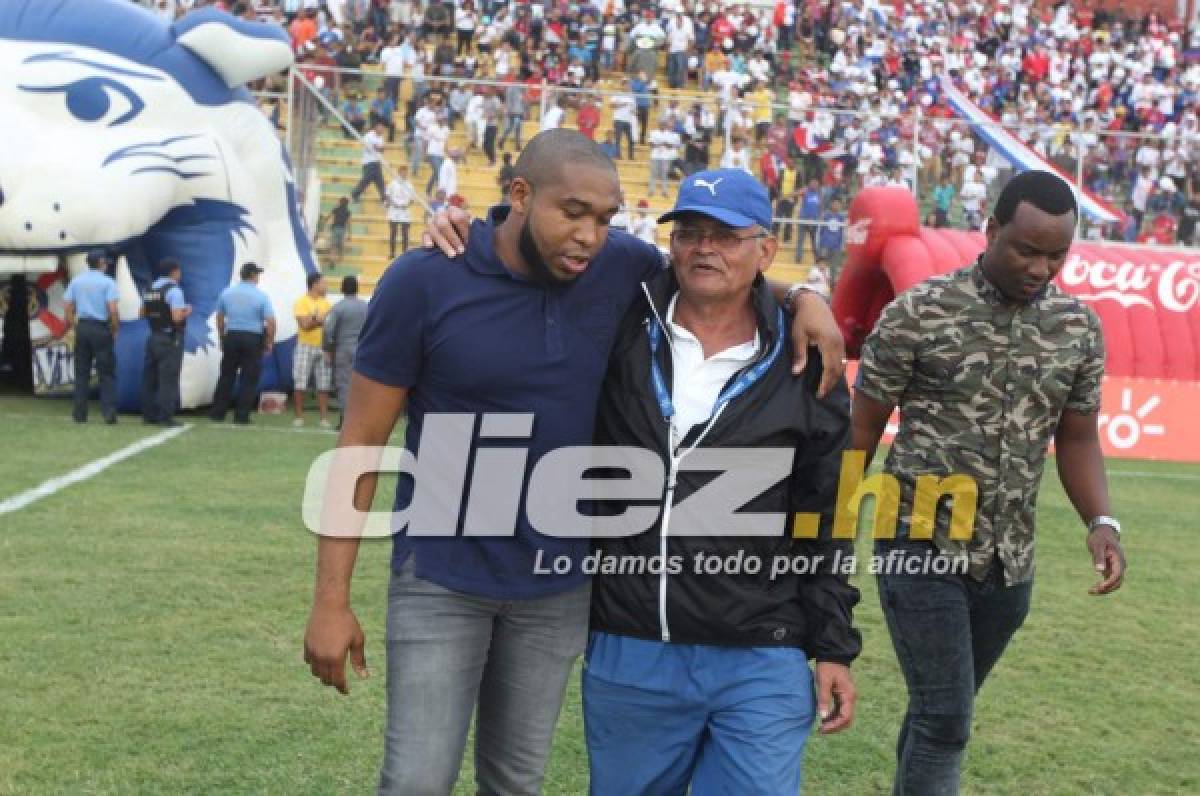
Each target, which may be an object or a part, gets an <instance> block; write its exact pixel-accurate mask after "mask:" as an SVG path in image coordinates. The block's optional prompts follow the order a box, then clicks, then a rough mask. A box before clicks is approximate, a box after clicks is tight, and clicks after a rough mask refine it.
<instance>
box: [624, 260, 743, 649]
mask: <svg viewBox="0 0 1200 796" xmlns="http://www.w3.org/2000/svg"><path fill="white" fill-rule="evenodd" d="M642 292H643V293H645V294H646V301H647V302H648V303H649V304H650V312H651V313H653V315H654V322H655V323H657V324H658V327H659V329H661V330H662V333H663V339H664V340H666V341H667V346H666V349H667V356H671V346H670V341H671V335H670V333H669V332H668V330H667V325H666V324H665V323H663V320H662V317H661V316H659V314H658V308H657V307H656V306H655V305H654V299H653V298H652V297H651V296H650V291H649V289H648V288H647V287H646V283H645V282H643V283H642ZM651 356H653V354H651ZM725 406H726V404H721V405H720V406H718V407H716V411H714V412H713V413H712V417H710V418H709V419H708V423H706V424H705V426H704V428H703V429H702V430H701V432H700V433H699V434H698V435H697V436H696V439H695V440H694V441H693V442H692V444H691V445H689V446H688V447H687V450H685V451H683V452H682V453H678V452H677V448H676V446H675V431H674V427H673V426H672V425H671V419H670V418H664V422H665V423H666V426H667V451H666V452H667V461H669V462H670V465H669V466H668V468H667V489H666V493H665V495H664V497H663V512H662V520H661V522H660V523H659V527H658V531H659V533H658V538H659V546H658V552H659V561H660V564H661V565H660V567H659V572H660V574H659V576H658V626H659V637H660V638H661V639H662V640H663V641H664V642H669V641H670V640H671V626H670V624H669V623H668V622H667V569H668V567H667V536H668V535H669V534H670V525H671V506H672V505H674V503H675V487H676V485H677V483H678V480H679V465H680V464H681V463H682V462H683V457H685V456H687V455H688V454H689V453H691V452H692V451H693V450H695V449H696V446H697V445H699V444H700V443H701V442H702V441H703V440H704V438H705V437H706V436H708V432H709V431H711V430H712V427H713V426H714V425H716V422H717V419H718V418H719V417H720V416H721V413H722V412H723V411H725ZM682 443H683V440H682V439H681V440H680V444H682Z"/></svg>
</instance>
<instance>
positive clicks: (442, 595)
mask: <svg viewBox="0 0 1200 796" xmlns="http://www.w3.org/2000/svg"><path fill="white" fill-rule="evenodd" d="M568 166H569V169H568ZM515 172H516V173H515V178H514V181H513V186H512V191H511V207H510V208H509V210H508V211H507V213H505V212H503V211H497V212H493V214H492V215H491V216H490V217H489V218H488V219H487V220H486V221H479V222H475V224H474V225H472V227H471V230H470V237H469V242H468V244H467V246H466V251H465V257H464V258H463V261H462V263H461V264H458V265H451V264H450V260H449V258H448V257H447V256H445V255H444V254H442V253H439V252H433V251H428V250H414V251H412V252H410V253H408V254H407V255H405V256H403V257H401V258H400V259H399V260H397V261H396V262H395V263H394V264H393V265H392V267H391V268H389V269H388V271H387V273H386V274H385V275H384V277H383V279H382V280H381V281H380V283H379V285H378V286H377V288H376V290H375V294H374V297H373V299H372V301H371V306H370V310H369V312H368V317H367V322H366V325H365V326H364V328H363V332H362V336H361V338H360V342H359V348H358V352H357V356H356V359H355V365H354V370H355V372H354V375H353V376H352V381H351V388H350V395H349V401H348V403H349V406H348V408H347V411H346V415H345V421H344V425H343V430H342V434H341V436H340V438H339V440H338V445H339V447H350V446H381V445H385V444H386V443H387V441H388V438H389V436H390V435H391V432H392V430H393V428H394V426H395V423H396V421H397V420H398V419H399V417H400V416H401V414H405V415H406V417H407V419H408V428H407V433H406V447H407V448H408V450H410V451H412V452H414V453H416V452H417V451H418V450H422V451H423V449H421V446H420V442H421V435H422V429H423V428H424V427H425V425H426V423H427V421H428V420H429V417H428V416H429V415H431V414H432V413H438V414H442V413H471V414H472V415H473V414H477V413H490V414H491V415H492V416H491V417H487V418H485V419H484V421H483V423H482V424H481V426H480V428H479V429H478V433H479V434H480V436H481V437H489V439H488V441H487V442H486V443H485V444H484V445H482V446H479V447H481V448H482V447H487V448H495V447H498V446H499V445H502V444H504V440H503V439H501V438H503V437H508V438H510V444H511V445H513V446H514V447H521V448H527V449H528V453H527V455H526V457H525V464H524V468H523V469H524V470H525V472H526V473H528V471H529V470H530V469H531V468H532V466H533V465H534V464H535V463H536V462H537V461H538V460H539V459H540V458H541V456H542V455H543V454H544V453H546V452H547V451H551V450H555V449H558V448H561V447H564V446H574V445H586V444H589V443H590V442H591V439H592V432H593V422H594V417H595V411H596V404H597V399H598V396H599V390H600V383H601V381H602V379H603V377H604V373H605V368H606V365H607V360H608V354H609V348H610V345H611V342H612V338H613V336H614V334H615V332H616V328H617V325H618V322H619V320H620V318H621V315H622V314H623V313H624V312H625V310H626V309H627V308H628V307H629V305H630V304H631V302H632V300H633V298H634V296H635V295H636V294H637V293H638V291H640V289H641V288H640V283H641V282H642V281H643V280H645V279H647V278H648V277H650V276H651V275H652V274H654V273H655V272H657V271H658V270H659V269H660V268H661V267H662V262H661V257H660V255H659V254H658V252H657V250H656V249H654V248H653V247H651V246H649V245H647V244H645V243H642V242H640V241H638V240H637V239H635V238H633V237H631V236H629V235H626V234H623V233H616V232H614V233H613V234H609V231H608V223H609V221H610V219H611V218H612V216H613V215H614V214H615V213H616V212H617V211H618V209H619V207H620V204H621V193H620V185H619V182H618V177H617V172H616V168H615V167H614V165H613V163H612V161H611V160H610V159H609V158H608V157H607V156H606V155H605V154H604V153H603V152H602V151H601V150H600V149H599V147H598V146H597V145H596V144H595V142H593V141H591V140H589V139H587V138H586V137H584V136H583V135H581V134H580V133H578V132H575V131H569V130H562V129H559V130H551V131H546V132H544V133H540V134H539V135H537V136H535V137H534V138H533V139H532V140H531V141H530V142H529V144H528V145H527V146H526V147H525V149H524V150H523V151H522V153H521V155H520V157H519V159H518V161H517V164H516V169H515ZM822 313H824V314H822ZM828 316H829V314H828V310H827V309H825V308H824V305H820V309H819V310H817V311H816V312H813V313H811V317H810V318H808V319H807V320H808V321H809V326H811V327H812V331H814V332H817V333H818V334H819V336H822V337H823V338H825V339H828V335H829V334H830V327H829V326H827V325H826V324H827V323H828V324H832V318H831V317H828ZM814 319H815V320H814ZM833 336H835V337H836V333H833ZM834 370H836V371H837V372H838V373H840V368H835V369H834ZM497 413H504V414H507V415H509V416H510V417H509V418H507V419H502V420H501V421H500V422H497V419H496V417H495V415H496V414H497ZM474 431H475V429H474V427H473V425H472V427H471V429H470V430H469V432H468V434H472V433H474ZM439 442H440V440H439ZM473 447H474V446H473ZM421 455H426V454H425V452H424V451H423V452H422V453H421ZM374 488H375V478H374V476H372V475H368V476H364V477H363V478H362V479H361V480H360V482H359V484H358V489H357V490H356V493H355V496H356V499H355V504H356V506H357V507H358V508H360V509H364V510H365V508H366V507H367V506H369V505H370V503H371V499H372V497H373V495H374ZM413 492H414V486H413V483H412V481H411V480H410V479H407V478H402V479H401V480H400V483H399V485H398V487H397V491H396V503H395V505H396V508H397V510H400V509H405V508H408V507H409V503H410V500H411V498H412V495H413ZM468 497H469V496H468ZM468 502H469V501H468ZM466 514H467V516H466V518H465V519H461V518H460V521H459V523H458V528H459V531H460V533H461V532H462V530H463V528H464V527H468V529H471V528H470V527H469V526H471V525H472V522H473V520H472V517H471V512H470V511H467V512H466ZM491 519H492V518H491V517H484V518H482V525H487V522H488V521H489V520H491ZM474 522H476V523H478V522H479V519H478V518H476V520H474ZM396 530H397V531H402V530H404V529H402V528H397V529H396ZM473 530H474V531H475V532H476V533H478V532H479V531H480V530H495V529H488V528H473ZM358 544H359V540H358V538H345V537H344V536H341V537H340V538H339V537H335V536H333V535H329V534H323V535H322V536H321V538H320V540H319V543H318V560H317V583H316V588H315V593H314V598H313V607H312V612H311V615H310V617H309V623H308V628H307V630H306V633H305V661H306V662H307V663H309V664H310V666H311V669H312V672H313V674H314V675H315V676H317V677H319V678H320V679H321V680H322V682H324V683H325V684H327V685H333V686H335V687H337V688H338V689H339V690H340V691H342V692H345V691H346V689H347V686H346V679H345V661H346V657H347V655H348V656H349V657H350V661H351V664H352V665H353V667H354V668H355V670H356V671H357V672H358V674H359V675H360V676H365V674H366V661H365V658H364V656H363V645H364V637H363V632H362V629H361V628H360V626H359V624H358V620H357V618H356V617H355V615H354V612H353V610H352V609H351V607H350V599H349V598H350V581H351V577H352V574H353V569H354V561H355V558H356V556H357V551H358ZM588 545H589V543H588V540H586V539H559V538H554V537H549V536H543V535H541V534H538V533H537V532H536V531H534V530H533V528H532V527H531V525H530V523H529V521H528V519H527V518H526V517H525V515H524V512H520V513H519V516H518V520H517V523H516V530H515V534H512V533H509V534H506V535H500V536H491V537H487V536H478V535H475V536H470V537H465V536H459V537H455V538H438V537H417V536H409V535H407V534H405V533H397V534H396V535H395V537H394V554H393V559H392V581H391V586H390V590H389V611H388V686H387V690H388V723H387V731H386V742H385V750H384V761H383V770H382V776H381V782H380V792H383V793H401V794H442V793H449V792H450V791H451V790H452V788H453V786H454V781H455V778H456V777H457V774H458V771H459V768H460V766H461V758H462V752H463V748H464V745H465V743H466V738H467V732H468V728H469V725H470V720H471V713H472V711H473V710H474V709H476V708H477V709H478V718H477V726H476V748H475V765H476V783H477V787H478V789H479V791H480V792H482V793H506V794H507V793H513V794H525V793H537V792H539V791H540V789H541V782H542V774H543V769H544V767H545V761H546V757H547V755H548V753H549V750H550V742H551V738H552V735H553V730H554V724H555V721H556V719H557V716H558V711H559V707H560V705H561V702H562V695H563V692H564V690H565V687H566V682H567V678H568V677H569V675H570V672H571V669H572V667H573V665H574V661H575V659H576V657H578V656H579V655H580V654H581V652H582V651H583V647H584V641H585V634H586V631H587V617H588V599H589V585H588V583H587V579H586V577H585V576H584V575H583V574H582V573H581V571H580V569H581V568H580V562H581V560H582V558H583V557H584V556H585V555H586V553H587V551H588ZM539 553H540V554H541V557H542V559H543V560H544V561H551V560H554V559H555V558H556V557H558V556H565V557H566V558H567V559H569V560H571V561H572V566H571V568H570V571H569V572H568V573H567V574H563V575H545V574H538V573H537V572H535V563H536V561H537V557H538V554H539Z"/></svg>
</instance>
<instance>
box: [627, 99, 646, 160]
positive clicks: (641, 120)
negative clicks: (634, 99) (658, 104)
mask: <svg viewBox="0 0 1200 796" xmlns="http://www.w3.org/2000/svg"><path fill="white" fill-rule="evenodd" d="M637 120H638V143H639V144H645V143H646V128H647V127H649V126H650V106H649V105H647V106H645V107H642V106H641V105H638V106H637ZM630 157H631V158H632V155H631V156H630Z"/></svg>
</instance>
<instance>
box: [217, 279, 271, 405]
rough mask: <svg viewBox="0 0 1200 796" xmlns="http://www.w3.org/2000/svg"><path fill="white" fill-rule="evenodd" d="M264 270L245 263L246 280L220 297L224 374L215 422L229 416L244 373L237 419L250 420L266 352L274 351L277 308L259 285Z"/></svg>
mask: <svg viewBox="0 0 1200 796" xmlns="http://www.w3.org/2000/svg"><path fill="white" fill-rule="evenodd" d="M262 272H263V269H261V268H259V267H258V266H257V265H255V264H254V263H245V264H243V265H242V270H241V277H242V280H241V281H240V282H239V283H238V284H236V285H232V286H231V287H227V288H225V290H224V291H223V292H222V293H221V296H220V298H218V299H217V335H218V337H219V339H220V340H221V375H220V377H219V378H218V380H217V392H216V395H214V396H213V405H212V410H211V411H210V412H209V417H210V418H212V420H213V421H214V422H221V421H223V420H224V419H225V412H226V411H228V409H229V404H230V402H231V401H232V400H233V384H234V381H235V380H236V379H237V378H238V374H239V373H240V374H241V380H240V382H239V386H238V394H237V403H236V404H235V406H234V411H233V422H234V423H238V424H240V425H246V424H248V423H249V422H250V407H251V404H252V403H253V401H254V396H255V394H256V393H257V392H258V376H259V373H260V372H261V371H262V359H263V354H269V353H271V347H272V346H273V345H274V343H275V311H274V310H273V309H272V307H271V299H270V298H268V297H267V294H266V293H264V292H263V291H261V290H260V289H259V288H258V275H259V274H261V273H262Z"/></svg>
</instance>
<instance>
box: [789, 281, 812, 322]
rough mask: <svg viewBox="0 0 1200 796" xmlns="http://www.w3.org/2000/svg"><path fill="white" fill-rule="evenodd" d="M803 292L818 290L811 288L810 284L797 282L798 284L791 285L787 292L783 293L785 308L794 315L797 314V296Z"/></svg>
mask: <svg viewBox="0 0 1200 796" xmlns="http://www.w3.org/2000/svg"><path fill="white" fill-rule="evenodd" d="M801 293H816V291H815V290H813V289H812V288H810V287H809V286H808V285H806V284H804V283H803V282H797V283H796V284H794V285H792V286H791V287H789V288H788V289H787V292H786V293H784V294H783V308H784V310H786V311H787V312H789V313H791V314H792V315H795V314H796V296H798V295H800V294H801Z"/></svg>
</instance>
